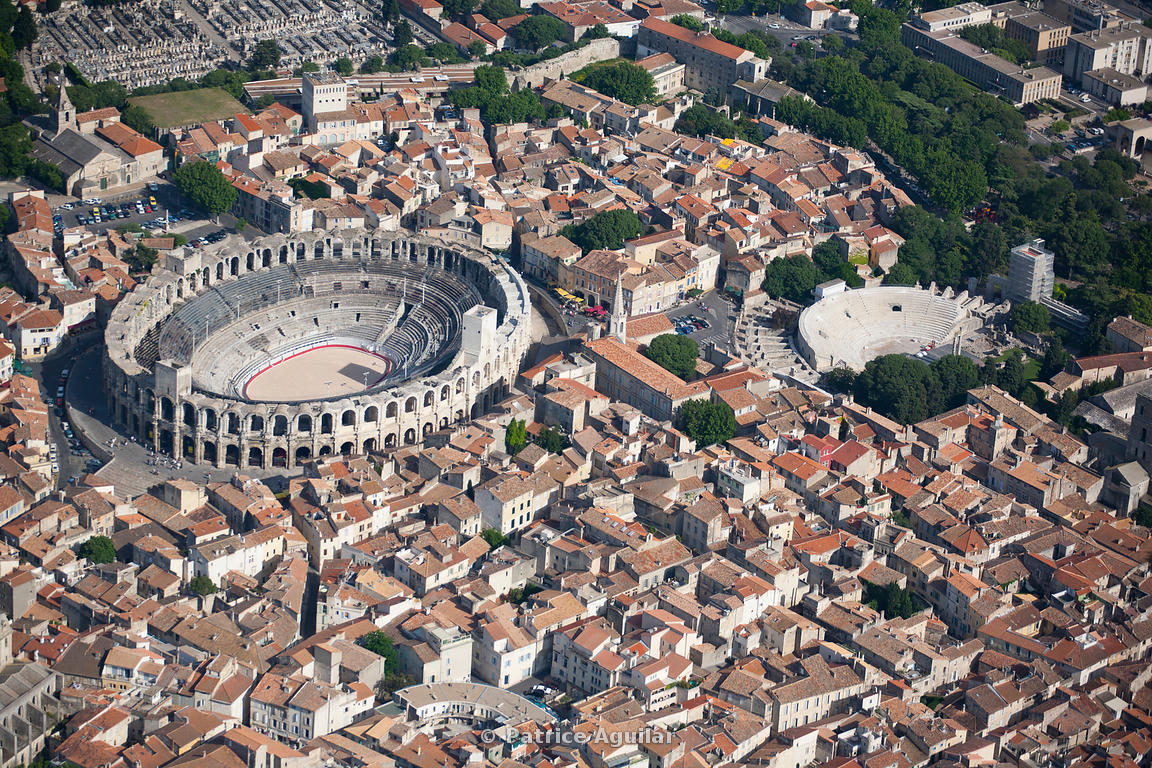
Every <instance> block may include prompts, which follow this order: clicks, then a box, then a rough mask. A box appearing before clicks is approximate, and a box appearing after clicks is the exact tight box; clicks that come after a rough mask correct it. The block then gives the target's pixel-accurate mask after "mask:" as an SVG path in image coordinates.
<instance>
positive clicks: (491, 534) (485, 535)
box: [480, 528, 508, 549]
mask: <svg viewBox="0 0 1152 768" xmlns="http://www.w3.org/2000/svg"><path fill="white" fill-rule="evenodd" d="M480 538H482V539H484V541H486V542H488V546H490V547H492V549H498V548H499V547H502V546H504V545H505V544H507V543H508V537H507V536H505V535H504V534H502V533H500V531H499V530H497V529H496V528H485V529H484V530H483V531H481V532H480Z"/></svg>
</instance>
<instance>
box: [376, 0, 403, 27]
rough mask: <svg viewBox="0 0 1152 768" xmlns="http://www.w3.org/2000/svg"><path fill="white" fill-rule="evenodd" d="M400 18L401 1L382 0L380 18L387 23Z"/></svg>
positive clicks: (392, 22)
mask: <svg viewBox="0 0 1152 768" xmlns="http://www.w3.org/2000/svg"><path fill="white" fill-rule="evenodd" d="M398 18H400V3H399V2H397V0H381V4H380V20H381V21H383V22H384V23H385V24H394V23H395V22H396V20H397V19H398Z"/></svg>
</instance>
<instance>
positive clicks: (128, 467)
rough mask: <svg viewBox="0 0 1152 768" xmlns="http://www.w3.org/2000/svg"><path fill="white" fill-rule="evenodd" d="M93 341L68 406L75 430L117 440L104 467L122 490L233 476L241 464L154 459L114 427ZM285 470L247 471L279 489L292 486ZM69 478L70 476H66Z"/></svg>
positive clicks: (105, 441)
mask: <svg viewBox="0 0 1152 768" xmlns="http://www.w3.org/2000/svg"><path fill="white" fill-rule="evenodd" d="M96 341H97V343H95V344H92V345H90V347H89V348H88V349H86V350H85V351H84V354H83V355H82V356H81V357H80V359H79V360H77V361H76V363H75V366H74V368H73V372H72V377H71V380H70V382H69V386H68V393H67V397H68V406H69V407H70V408H71V414H72V420H73V422H74V425H73V427H74V429H76V430H78V431H82V432H83V433H84V434H85V436H86V437H87V438H88V439H89V440H91V441H92V442H94V443H96V444H98V445H100V446H102V447H104V448H108V445H109V441H110V440H115V441H116V445H115V447H114V448H108V450H110V451H111V452H112V453H113V454H114V458H113V459H112V461H110V462H109V463H108V464H106V465H105V466H104V467H103V468H102V469H101V470H100V474H101V476H103V477H105V478H107V479H108V480H109V481H110V482H111V483H112V484H113V485H114V486H115V487H116V491H117V493H119V494H120V495H122V496H125V497H127V498H131V497H134V496H137V495H139V494H141V493H144V492H145V491H146V490H147V489H148V488H149V487H151V486H153V485H155V484H157V483H160V482H163V481H165V480H169V479H172V478H184V479H186V480H191V481H193V482H196V483H207V482H218V481H221V480H227V479H228V478H230V477H232V475H233V474H235V473H236V471H237V470H236V467H232V466H229V467H226V468H222V469H216V468H213V467H207V466H205V465H203V464H183V466H177V465H176V463H175V462H171V461H163V460H162V461H160V462H158V463H156V464H149V463H148V462H149V461H151V460H152V452H151V450H150V449H148V448H145V447H144V446H143V445H140V444H139V443H134V442H132V441H131V439H130V438H129V436H128V435H126V434H123V433H121V432H119V431H118V430H116V429H115V428H113V427H111V426H109V424H110V419H109V415H108V409H107V405H106V403H105V401H104V394H103V387H102V385H101V375H100V360H101V355H102V354H103V346H102V345H100V344H99V343H98V342H99V339H97V340H96ZM284 473H285V470H283V469H281V468H275V469H269V470H260V469H253V468H245V469H244V474H246V475H249V476H252V477H258V478H262V479H263V480H264V481H265V482H267V483H268V485H269V487H270V488H272V489H273V490H279V489H280V488H281V487H287V478H286V477H285V474H284ZM65 479H67V478H65Z"/></svg>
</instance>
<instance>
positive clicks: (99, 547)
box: [76, 536, 116, 563]
mask: <svg viewBox="0 0 1152 768" xmlns="http://www.w3.org/2000/svg"><path fill="white" fill-rule="evenodd" d="M76 554H78V555H79V556H80V557H85V558H87V559H89V560H91V561H92V562H93V563H111V562H112V561H114V560H115V559H116V545H115V544H113V543H112V539H110V538H108V537H107V536H93V537H92V538H90V539H88V540H87V541H85V542H84V543H83V544H81V545H80V549H79V550H78V551H77V553H76Z"/></svg>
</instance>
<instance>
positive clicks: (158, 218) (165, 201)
mask: <svg viewBox="0 0 1152 768" xmlns="http://www.w3.org/2000/svg"><path fill="white" fill-rule="evenodd" d="M110 212H111V215H110ZM165 215H167V217H168V222H169V224H168V227H167V229H168V230H171V229H172V225H174V224H177V223H180V222H181V221H185V220H188V221H194V220H196V219H198V218H202V216H201V215H200V214H198V213H197V212H194V211H192V210H190V209H187V208H185V207H184V206H183V205H182V204H181V202H180V194H179V192H177V191H176V189H175V188H174V187H172V186H171V185H170V184H160V183H153V184H150V185H148V186H147V187H145V188H143V189H141V190H140V191H139V192H131V193H127V194H122V195H117V196H115V197H94V198H88V199H87V200H82V201H76V202H71V203H64V204H63V205H61V206H58V207H57V208H56V210H55V211H54V212H53V224H54V225H55V226H56V227H57V229H58V230H59V229H60V228H61V227H63V228H67V227H75V226H79V225H84V226H86V227H88V228H89V229H91V230H93V231H95V232H105V231H107V230H110V229H116V228H117V227H119V226H123V225H124V224H128V223H133V224H139V225H140V226H141V227H144V228H145V229H149V228H153V229H157V230H159V231H163V230H164V228H165V227H164V225H163V223H162V221H163V219H164V217H165ZM153 222H160V226H158V227H148V226H145V225H149V224H152V223H153Z"/></svg>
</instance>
